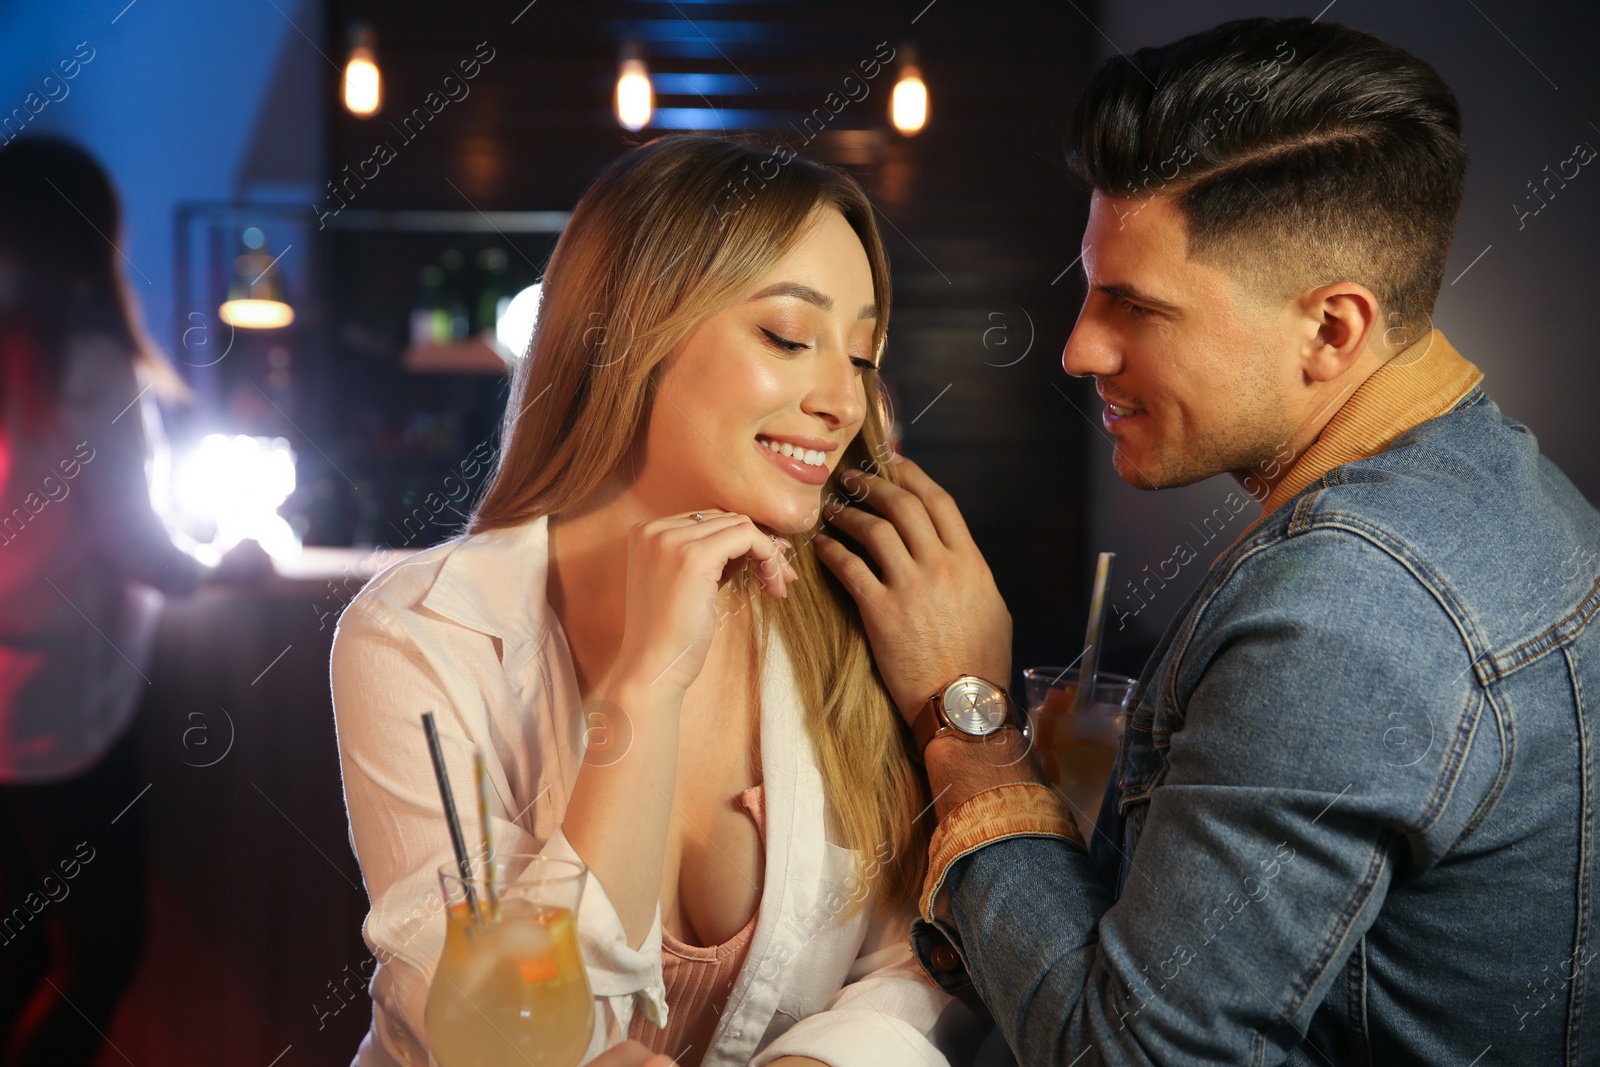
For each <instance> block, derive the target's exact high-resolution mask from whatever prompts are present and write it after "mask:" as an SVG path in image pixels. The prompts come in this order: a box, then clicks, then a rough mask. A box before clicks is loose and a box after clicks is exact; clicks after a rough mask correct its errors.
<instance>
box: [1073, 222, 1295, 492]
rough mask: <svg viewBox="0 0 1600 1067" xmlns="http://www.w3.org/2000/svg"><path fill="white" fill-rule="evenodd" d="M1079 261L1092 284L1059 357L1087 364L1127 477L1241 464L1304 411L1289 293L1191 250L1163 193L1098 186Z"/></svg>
mask: <svg viewBox="0 0 1600 1067" xmlns="http://www.w3.org/2000/svg"><path fill="white" fill-rule="evenodd" d="M1083 266H1084V271H1085V273H1086V275H1087V277H1088V296H1087V298H1086V299H1085V301H1084V305H1083V310H1082V311H1081V312H1080V313H1079V315H1078V323H1077V326H1076V327H1074V329H1073V331H1072V336H1071V337H1070V338H1068V339H1067V346H1066V350H1065V351H1064V352H1063V353H1062V355H1061V364H1062V366H1063V367H1064V368H1065V369H1066V371H1067V373H1068V374H1072V375H1077V376H1093V377H1094V379H1095V388H1096V390H1097V391H1098V392H1099V394H1100V397H1101V399H1102V400H1103V401H1105V408H1104V409H1103V411H1102V414H1101V420H1102V422H1103V424H1104V426H1105V428H1106V432H1107V433H1108V434H1110V435H1111V438H1112V440H1113V442H1114V443H1115V452H1114V453H1113V456H1112V463H1113V465H1114V466H1115V467H1116V469H1117V473H1118V474H1120V475H1121V476H1122V478H1123V480H1124V481H1126V482H1128V483H1129V484H1130V485H1133V486H1135V487H1136V488H1139V489H1166V488H1171V487H1173V486H1179V485H1188V484H1189V483H1191V482H1197V481H1200V480H1202V479H1204V478H1209V477H1211V476H1212V475H1215V474H1220V473H1223V472H1225V471H1235V472H1239V473H1240V474H1241V475H1242V474H1244V473H1247V472H1249V471H1250V470H1251V468H1254V467H1256V466H1257V464H1260V463H1262V462H1264V461H1269V460H1270V459H1271V457H1272V456H1273V455H1274V454H1275V453H1276V452H1277V451H1278V450H1279V448H1280V446H1281V445H1283V444H1284V443H1285V442H1286V441H1288V440H1290V439H1291V438H1292V437H1294V435H1295V433H1296V431H1297V430H1298V428H1299V427H1300V425H1302V424H1304V423H1305V421H1306V415H1307V413H1306V412H1304V411H1301V410H1300V409H1301V408H1304V407H1305V406H1306V403H1307V399H1308V395H1309V394H1308V391H1307V388H1306V386H1307V384H1308V382H1307V381H1306V379H1305V377H1304V374H1303V371H1302V369H1301V363H1300V360H1299V354H1300V352H1301V351H1302V343H1303V341H1304V337H1305V334H1304V329H1305V321H1304V320H1303V319H1297V317H1296V316H1295V315H1294V314H1293V303H1294V302H1293V301H1280V300H1279V299H1278V298H1276V297H1270V298H1269V297H1263V296H1260V295H1257V294H1255V293H1253V292H1252V291H1250V290H1249V289H1248V288H1247V287H1246V286H1245V285H1244V283H1242V282H1241V281H1240V280H1238V278H1237V277H1235V275H1234V273H1232V272H1230V271H1227V270H1223V269H1221V268H1219V267H1216V266H1210V265H1207V264H1203V263H1199V262H1196V261H1194V260H1192V259H1190V258H1189V256H1188V226H1187V223H1186V222H1185V220H1184V218H1183V216H1182V215H1181V214H1180V213H1179V211H1178V209H1177V208H1176V207H1175V206H1174V205H1173V204H1172V202H1171V200H1170V199H1169V198H1167V197H1156V198H1153V199H1149V200H1140V199H1123V198H1119V197H1109V196H1104V195H1102V194H1101V193H1098V192H1096V193H1095V194H1094V198H1093V200H1092V201H1091V204H1090V208H1089V225H1088V228H1087V229H1086V230H1085V231H1084V235H1083ZM1240 273H1241V274H1244V273H1245V272H1242V271H1241V272H1240Z"/></svg>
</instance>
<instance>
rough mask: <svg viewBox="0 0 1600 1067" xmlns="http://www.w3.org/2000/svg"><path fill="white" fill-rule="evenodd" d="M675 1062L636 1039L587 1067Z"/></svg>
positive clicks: (664, 1066)
mask: <svg viewBox="0 0 1600 1067" xmlns="http://www.w3.org/2000/svg"><path fill="white" fill-rule="evenodd" d="M677 1062H678V1061H676V1060H674V1059H673V1058H672V1057H671V1056H664V1055H662V1054H661V1053H659V1052H651V1051H650V1050H649V1049H647V1048H645V1047H644V1046H643V1045H641V1044H639V1042H637V1041H624V1042H623V1043H622V1044H620V1045H617V1046H616V1047H614V1048H608V1049H606V1050H605V1051H604V1052H602V1053H600V1055H598V1056H596V1057H595V1058H594V1059H592V1060H590V1061H589V1067H677ZM779 1062H780V1063H781V1062H782V1061H781V1060H780V1061H779Z"/></svg>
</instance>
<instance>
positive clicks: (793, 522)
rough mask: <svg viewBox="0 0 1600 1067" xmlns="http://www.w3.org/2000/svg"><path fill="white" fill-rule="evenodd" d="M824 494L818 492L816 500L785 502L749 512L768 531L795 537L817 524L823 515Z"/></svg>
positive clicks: (757, 523)
mask: <svg viewBox="0 0 1600 1067" xmlns="http://www.w3.org/2000/svg"><path fill="white" fill-rule="evenodd" d="M821 511H822V496H821V494H820V493H819V494H817V498H816V499H815V500H810V501H806V502H804V503H802V502H799V501H796V502H794V503H788V502H785V503H784V504H782V505H779V506H775V507H766V508H761V509H759V510H754V509H753V510H751V511H750V512H748V514H749V516H750V519H751V521H752V522H754V523H755V524H756V525H757V526H759V527H760V528H761V529H763V530H765V531H766V532H767V533H773V534H777V535H778V536H779V537H793V536H794V535H795V534H802V533H806V532H807V531H809V530H811V529H813V528H814V527H815V526H816V525H817V521H818V519H819V518H820V517H821Z"/></svg>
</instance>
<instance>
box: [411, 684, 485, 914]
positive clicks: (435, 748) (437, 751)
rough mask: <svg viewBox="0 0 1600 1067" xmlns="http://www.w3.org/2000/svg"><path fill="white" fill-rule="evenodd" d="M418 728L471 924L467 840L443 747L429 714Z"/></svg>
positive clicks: (473, 904) (473, 906) (473, 901)
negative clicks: (436, 784)
mask: <svg viewBox="0 0 1600 1067" xmlns="http://www.w3.org/2000/svg"><path fill="white" fill-rule="evenodd" d="M422 729H423V732H425V733H426V734H427V735H428V751H429V753H431V754H432V756H433V776H434V777H435V778H437V779H438V780H439V797H440V799H442V800H443V801H444V821H445V822H446V823H448V824H449V826H450V845H451V847H453V848H454V849H455V850H456V865H457V866H458V867H460V868H461V882H462V886H463V887H464V888H465V889H466V891H467V909H468V910H469V911H471V912H472V918H473V921H474V922H477V921H479V920H480V917H479V915H478V898H477V895H476V894H475V893H473V892H472V860H471V859H469V858H468V856H467V839H466V838H464V837H462V836H461V818H460V816H458V815H457V814H456V801H455V797H454V796H452V795H451V793H450V776H449V775H448V774H446V773H445V769H444V748H443V747H441V746H440V744H439V727H438V726H436V725H435V724H434V721H433V712H431V711H425V712H423V713H422Z"/></svg>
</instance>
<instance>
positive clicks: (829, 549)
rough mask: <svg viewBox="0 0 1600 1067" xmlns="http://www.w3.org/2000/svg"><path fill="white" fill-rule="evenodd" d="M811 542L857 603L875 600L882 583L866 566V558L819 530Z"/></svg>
mask: <svg viewBox="0 0 1600 1067" xmlns="http://www.w3.org/2000/svg"><path fill="white" fill-rule="evenodd" d="M811 544H812V547H813V548H814V549H815V550H816V553H817V558H818V559H819V560H821V561H822V565H823V566H824V567H827V568H828V569H829V570H830V571H832V572H833V575H834V577H835V578H838V579H839V581H841V582H843V583H844V587H845V588H846V589H848V590H850V595H851V596H853V597H855V599H856V602H857V603H858V604H862V605H863V606H865V603H864V602H871V601H874V600H876V599H877V597H878V595H879V594H880V593H882V592H883V583H882V582H880V581H878V576H877V575H876V574H873V573H872V568H871V567H869V566H867V562H866V560H864V559H862V558H861V557H860V556H858V555H856V554H855V553H854V552H852V551H850V550H849V549H848V548H846V547H844V545H842V544H840V543H839V542H838V541H836V540H834V539H833V538H831V537H829V536H828V535H827V534H825V533H820V532H819V533H817V534H816V536H815V537H813V538H812V540H811Z"/></svg>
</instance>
